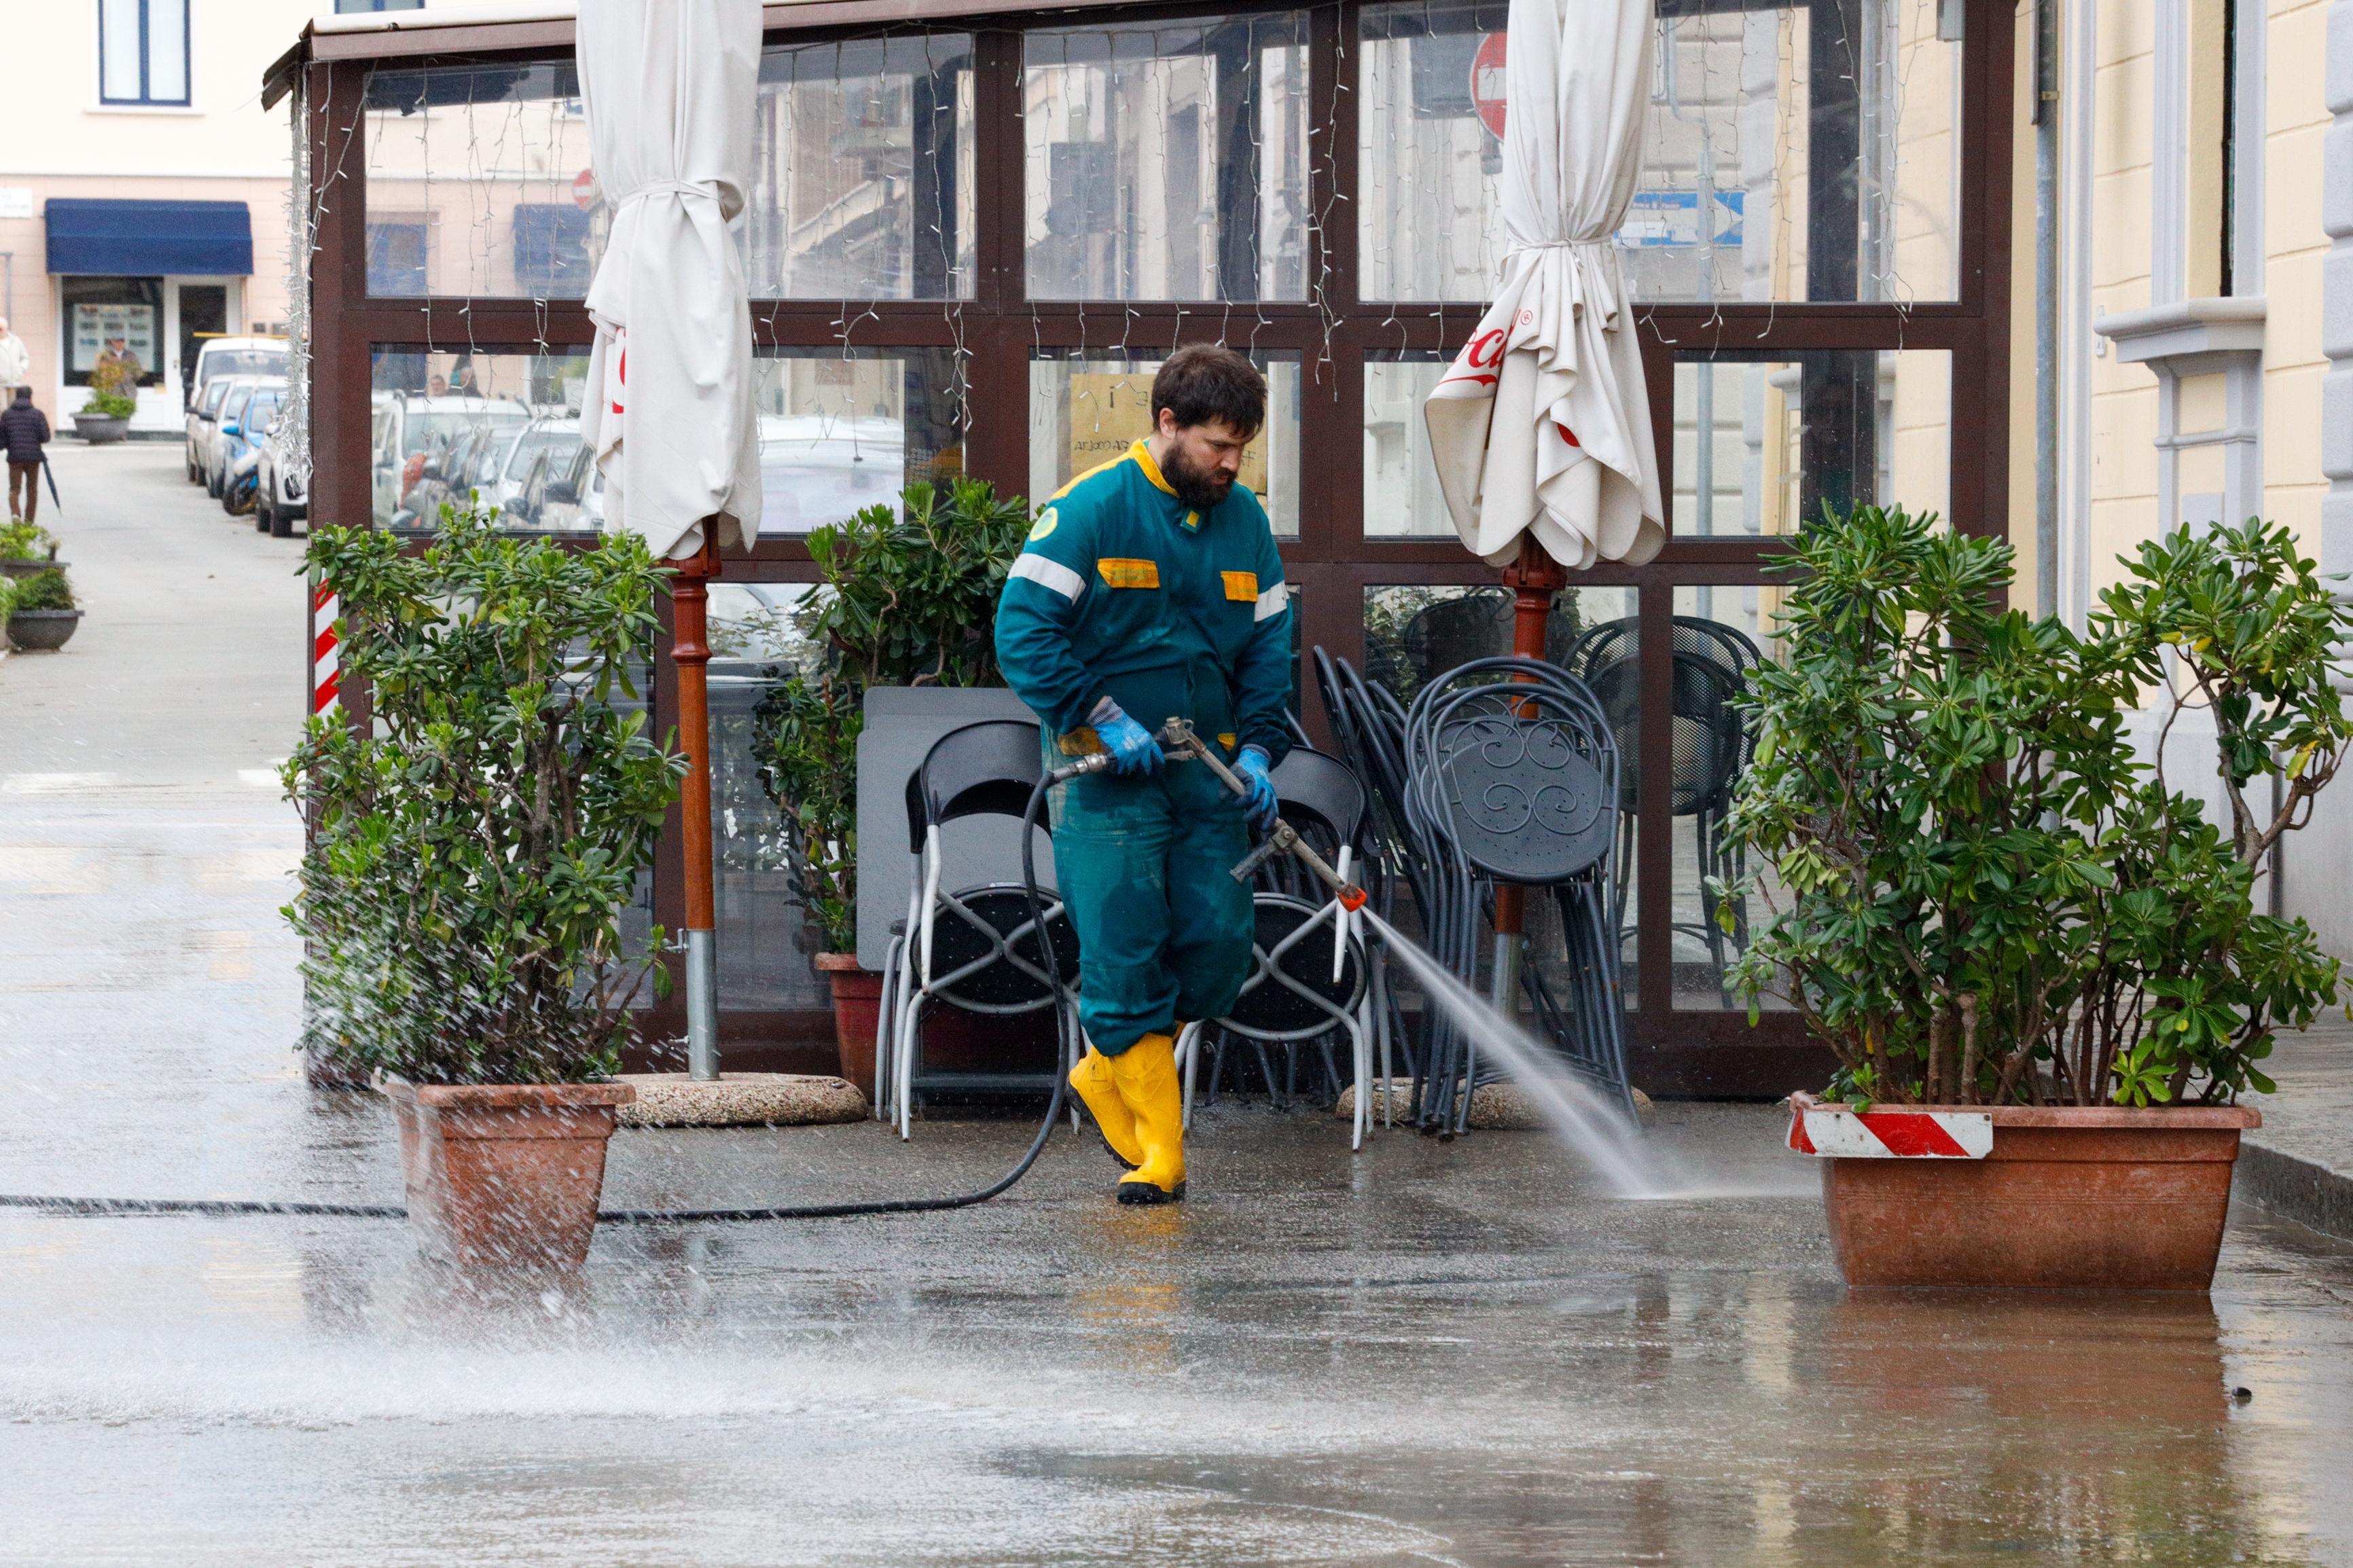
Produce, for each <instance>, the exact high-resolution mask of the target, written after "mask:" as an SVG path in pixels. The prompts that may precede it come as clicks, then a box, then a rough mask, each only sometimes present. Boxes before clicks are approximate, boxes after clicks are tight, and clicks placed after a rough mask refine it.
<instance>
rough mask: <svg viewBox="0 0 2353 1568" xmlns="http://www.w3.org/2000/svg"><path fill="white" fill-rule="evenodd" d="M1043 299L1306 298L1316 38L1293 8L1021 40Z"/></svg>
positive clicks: (1031, 211)
mask: <svg viewBox="0 0 2353 1568" xmlns="http://www.w3.org/2000/svg"><path fill="white" fill-rule="evenodd" d="M1023 59H1024V64H1023V70H1022V87H1021V96H1022V106H1023V107H1022V121H1021V125H1022V138H1023V146H1024V157H1025V167H1026V175H1025V180H1024V189H1025V192H1026V197H1025V199H1026V202H1027V212H1026V215H1025V227H1024V233H1023V241H1024V244H1025V246H1026V248H1027V255H1028V258H1029V297H1030V298H1031V299H1033V300H1300V299H1304V298H1305V297H1306V294H1307V281H1308V279H1307V229H1308V212H1309V200H1308V186H1307V180H1308V165H1309V157H1308V146H1307V129H1308V105H1309V95H1308V83H1307V28H1306V24H1305V21H1304V19H1303V17H1302V16H1299V15H1297V14H1295V13H1278V14H1274V15H1270V16H1248V17H1240V16H1236V17H1222V16H1220V17H1203V18H1198V19H1192V20H1187V21H1182V22H1135V23H1123V24H1119V25H1116V26H1091V27H1071V28H1055V29H1040V30H1039V31H1035V32H1032V33H1030V34H1029V35H1028V37H1027V38H1026V39H1025V41H1024V56H1023Z"/></svg>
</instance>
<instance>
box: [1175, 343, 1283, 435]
mask: <svg viewBox="0 0 2353 1568" xmlns="http://www.w3.org/2000/svg"><path fill="white" fill-rule="evenodd" d="M1164 408H1166V409H1167V410H1168V411H1169V412H1170V413H1172V414H1174V415H1176V423H1177V424H1179V425H1206V424H1208V422H1209V421H1210V420H1212V419H1222V420H1224V421H1225V422H1226V423H1227V424H1229V425H1230V426H1233V427H1234V429H1235V430H1236V431H1237V432H1239V433H1240V434H1241V435H1244V436H1252V435H1256V434H1257V433H1258V427H1259V426H1261V425H1263V424H1265V423H1266V377H1264V376H1262V375H1261V374H1259V373H1258V367H1257V366H1256V365H1254V364H1252V363H1250V361H1248V360H1246V359H1244V358H1243V357H1242V356H1241V355H1240V354H1238V353H1235V352H1234V351H1233V350H1231V349H1229V348H1228V347H1226V345H1225V344H1223V343H1187V344H1186V345H1185V346H1184V347H1183V348H1181V349H1178V350H1177V351H1176V353H1173V354H1170V355H1169V356H1168V359H1167V363H1165V364H1163V365H1162V366H1161V367H1160V374H1158V375H1155V376H1154V377H1153V378H1152V427H1153V428H1154V429H1155V430H1157V429H1158V428H1160V411H1161V410H1162V409H1164Z"/></svg>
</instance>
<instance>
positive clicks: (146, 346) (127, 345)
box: [58, 277, 164, 386]
mask: <svg viewBox="0 0 2353 1568" xmlns="http://www.w3.org/2000/svg"><path fill="white" fill-rule="evenodd" d="M58 296H59V298H60V300H61V301H62V303H63V306H64V310H65V320H64V323H63V325H64V331H63V334H62V335H63V339H64V342H65V345H66V353H65V361H66V366H65V369H66V384H67V385H68V386H88V385H90V377H91V375H92V374H94V373H96V372H97V371H98V370H99V368H100V366H101V365H115V366H120V367H121V374H123V375H124V376H126V377H127V378H128V379H129V380H130V381H132V382H133V383H135V384H138V385H140V386H160V385H162V384H163V382H164V280H163V279H161V278H70V277H69V278H60V279H58Z"/></svg>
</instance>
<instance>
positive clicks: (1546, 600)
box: [1488, 533, 1568, 1017]
mask: <svg viewBox="0 0 2353 1568" xmlns="http://www.w3.org/2000/svg"><path fill="white" fill-rule="evenodd" d="M1567 585H1568V571H1567V568H1566V567H1564V566H1562V565H1561V563H1559V562H1557V561H1555V560H1554V559H1553V558H1552V556H1551V554H1550V553H1549V552H1546V549H1545V547H1544V546H1543V545H1541V544H1538V543H1537V542H1536V540H1535V534H1533V533H1526V534H1522V535H1521V536H1520V558H1519V559H1518V560H1517V561H1514V563H1512V564H1510V565H1509V566H1506V567H1504V586H1505V587H1506V588H1509V589H1511V590H1512V594H1513V603H1512V652H1513V653H1514V655H1516V656H1517V657H1519V658H1543V657H1544V656H1545V627H1546V624H1547V623H1548V622H1549V621H1550V620H1551V618H1552V598H1553V595H1555V594H1557V593H1559V592H1560V591H1561V590H1562V589H1563V588H1565V587H1567ZM1526 930H1527V889H1525V888H1521V887H1517V886H1514V885H1508V884H1504V883H1498V884H1497V885H1496V887H1495V963H1494V973H1493V977H1492V983H1491V986H1490V990H1489V993H1488V994H1489V996H1490V998H1491V999H1492V1000H1493V1003H1494V1005H1495V1008H1496V1011H1498V1012H1500V1013H1502V1014H1504V1016H1507V1017H1508V1016H1512V1015H1513V1014H1515V1013H1517V1012H1518V1011H1519V989H1520V937H1521V933H1522V932H1524V931H1526Z"/></svg>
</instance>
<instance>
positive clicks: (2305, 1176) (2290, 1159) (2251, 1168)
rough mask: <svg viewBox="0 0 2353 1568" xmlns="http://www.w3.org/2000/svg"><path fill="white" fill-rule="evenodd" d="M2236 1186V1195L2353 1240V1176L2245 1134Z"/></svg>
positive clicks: (2240, 1145)
mask: <svg viewBox="0 0 2353 1568" xmlns="http://www.w3.org/2000/svg"><path fill="white" fill-rule="evenodd" d="M2231 1185H2232V1192H2233V1193H2234V1194H2235V1195H2237V1196H2239V1197H2241V1198H2243V1199H2245V1200H2246V1201H2247V1202H2249V1203H2251V1204H2253V1205H2255V1206H2256V1207H2258V1208H2260V1209H2263V1210H2264V1211H2266V1212H2267V1213H2270V1214H2274V1215H2278V1216H2279V1217H2280V1218H2282V1219H2292V1220H2294V1221H2295V1222H2296V1223H2297V1224H2298V1225H2304V1226H2311V1227H2312V1228H2313V1229H2314V1230H2316V1231H2319V1232H2321V1233H2322V1234H2323V1235H2327V1236H2333V1237H2338V1238H2339V1239H2341V1240H2346V1241H2353V1175H2348V1174H2347V1173H2344V1172H2342V1171H2337V1170H2333V1169H2331V1168H2330V1167H2328V1166H2327V1165H2324V1164H2322V1163H2320V1162H2318V1161H2317V1160H2307V1159H2305V1158H2303V1157H2301V1156H2299V1155H2295V1154H2290V1153H2286V1152H2283V1151H2281V1150H2278V1149H2274V1148H2272V1147H2270V1146H2269V1145H2267V1144H2263V1143H2258V1142H2254V1141H2253V1139H2241V1140H2240V1142H2239V1168H2238V1171H2237V1173H2236V1174H2235V1179H2234V1180H2233V1181H2232V1184H2231Z"/></svg>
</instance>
